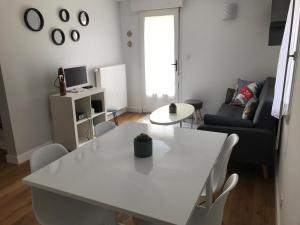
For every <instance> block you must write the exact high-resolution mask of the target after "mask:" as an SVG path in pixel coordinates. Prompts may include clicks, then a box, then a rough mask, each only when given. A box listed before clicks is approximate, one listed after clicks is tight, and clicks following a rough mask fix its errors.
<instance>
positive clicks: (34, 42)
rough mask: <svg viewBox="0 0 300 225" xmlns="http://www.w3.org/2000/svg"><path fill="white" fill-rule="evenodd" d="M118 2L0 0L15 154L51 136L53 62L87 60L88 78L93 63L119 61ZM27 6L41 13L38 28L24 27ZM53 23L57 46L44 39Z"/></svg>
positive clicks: (1, 53) (0, 58)
mask: <svg viewBox="0 0 300 225" xmlns="http://www.w3.org/2000/svg"><path fill="white" fill-rule="evenodd" d="M118 4H119V3H117V2H115V1H112V0H85V1H80V0H64V1H59V0H51V1H39V0H26V1H25V0H1V1H0V27H1V35H0V62H1V66H2V72H3V77H4V83H5V87H6V92H7V99H8V106H9V112H10V116H11V122H12V129H13V132H14V139H15V145H16V151H17V152H16V153H17V154H18V155H20V154H22V153H24V152H27V151H29V150H31V149H32V148H35V147H36V146H39V145H42V144H44V143H47V142H49V141H51V139H52V138H51V122H50V116H49V106H48V95H49V94H51V93H53V92H57V90H55V89H54V88H53V81H54V79H55V77H56V73H57V69H58V67H59V66H76V65H87V66H88V69H89V70H90V77H91V80H92V81H93V76H92V70H93V68H94V67H96V66H97V67H98V66H106V65H112V64H118V63H122V53H121V45H120V44H121V43H120V41H121V40H120V17H119V5H118ZM27 7H35V8H38V9H39V10H40V11H41V12H42V14H43V15H44V19H45V27H44V29H43V30H42V31H41V32H38V33H35V32H32V31H29V30H28V29H27V28H26V27H25V25H24V22H23V13H24V10H25V9H26V8H27ZM60 7H63V8H66V9H68V10H69V12H70V15H71V20H70V22H68V23H63V22H61V21H60V19H59V17H58V10H59V8H60ZM80 10H86V11H87V12H88V13H89V16H90V24H89V26H87V27H82V26H80V25H79V23H78V20H77V15H78V12H79V11H80ZM56 27H58V28H61V29H63V31H64V32H65V34H66V42H65V44H64V45H63V46H55V45H54V44H53V43H52V41H51V40H50V32H51V29H52V28H56ZM71 29H78V30H79V31H80V34H81V39H80V41H79V42H76V43H75V42H72V41H71V40H70V38H69V32H70V30H71Z"/></svg>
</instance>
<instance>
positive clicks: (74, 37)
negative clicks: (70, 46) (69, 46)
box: [70, 30, 80, 42]
mask: <svg viewBox="0 0 300 225" xmlns="http://www.w3.org/2000/svg"><path fill="white" fill-rule="evenodd" d="M70 36H71V39H72V41H75V42H77V41H79V40H80V33H79V31H78V30H71V33H70Z"/></svg>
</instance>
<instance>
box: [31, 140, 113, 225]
mask: <svg viewBox="0 0 300 225" xmlns="http://www.w3.org/2000/svg"><path fill="white" fill-rule="evenodd" d="M67 153H68V151H67V150H66V149H65V148H64V147H63V146H61V145H59V144H51V145H47V146H45V147H42V148H40V149H39V150H37V151H35V152H34V153H33V155H32V157H31V159H30V168H31V172H34V171H36V170H38V169H40V168H42V167H44V166H46V165H48V164H50V163H51V162H53V161H55V160H57V159H59V158H61V157H62V156H64V155H66V154H67ZM32 207H33V211H34V213H35V216H36V218H37V220H38V222H39V223H40V224H42V225H71V224H72V225H87V224H88V225H99V224H103V225H112V224H116V213H114V212H112V211H109V210H104V209H102V208H100V207H97V206H94V205H90V204H87V203H84V202H81V201H77V200H75V199H71V198H67V197H64V196H61V195H59V194H55V193H53V192H49V191H44V190H41V189H38V188H32Z"/></svg>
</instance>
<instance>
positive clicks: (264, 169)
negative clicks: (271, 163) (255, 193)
mask: <svg viewBox="0 0 300 225" xmlns="http://www.w3.org/2000/svg"><path fill="white" fill-rule="evenodd" d="M261 168H262V172H263V176H264V178H265V179H268V178H269V170H268V166H267V165H264V164H263V165H262V166H261Z"/></svg>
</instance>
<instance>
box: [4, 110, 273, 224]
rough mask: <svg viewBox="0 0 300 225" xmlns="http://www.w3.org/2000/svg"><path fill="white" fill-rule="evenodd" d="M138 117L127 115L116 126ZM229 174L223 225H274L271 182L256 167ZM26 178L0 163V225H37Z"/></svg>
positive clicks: (24, 168) (21, 169)
mask: <svg viewBox="0 0 300 225" xmlns="http://www.w3.org/2000/svg"><path fill="white" fill-rule="evenodd" d="M142 117H143V115H141V114H132V113H127V114H125V115H123V116H121V117H120V119H119V122H120V123H124V122H126V121H136V120H138V119H140V118H142ZM229 171H230V173H232V172H236V173H238V174H239V175H240V180H239V183H238V186H237V187H236V188H235V189H234V191H233V193H232V194H231V195H230V196H229V199H228V201H227V204H226V207H225V213H224V225H275V200H274V197H275V195H274V180H273V179H272V178H269V179H267V180H266V179H263V177H262V174H261V171H260V169H259V168H256V167H249V166H241V165H230V168H229ZM28 174H29V163H28V162H26V163H24V164H22V165H19V166H16V165H11V164H7V163H4V162H2V161H0V225H38V223H37V221H36V220H35V217H34V214H33V212H32V208H31V194H30V188H29V187H27V186H25V185H24V184H22V182H21V179H22V178H23V177H24V176H26V175H28ZM178 204H180V203H178ZM66 225H69V224H66ZM87 225H88V224H87Z"/></svg>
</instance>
